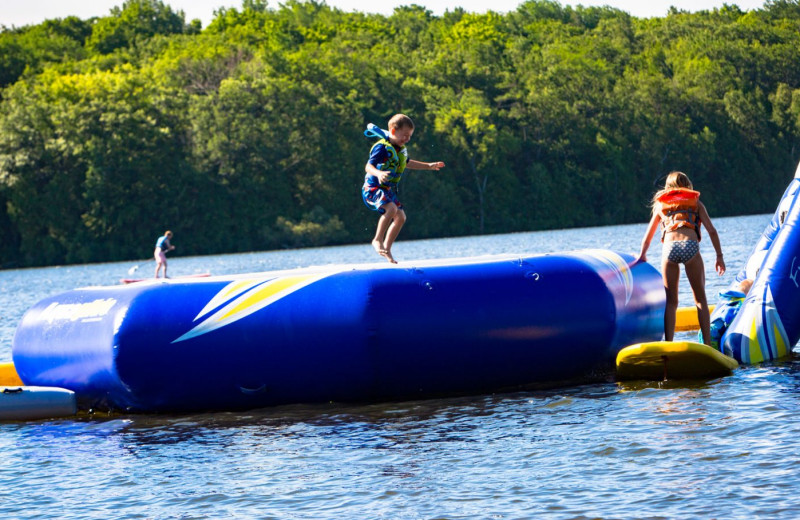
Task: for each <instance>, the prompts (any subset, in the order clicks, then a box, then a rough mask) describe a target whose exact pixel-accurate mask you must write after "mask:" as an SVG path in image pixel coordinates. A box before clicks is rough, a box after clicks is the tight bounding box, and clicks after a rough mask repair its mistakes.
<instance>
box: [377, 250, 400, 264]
mask: <svg viewBox="0 0 800 520" xmlns="http://www.w3.org/2000/svg"><path fill="white" fill-rule="evenodd" d="M379 254H380V255H381V256H382V257H384V258H386V259H387V260H388V261H389V262H391V263H393V264H396V263H397V260H395V259H394V257H393V256H392V252H391V251H387V250H386V249H381V252H380V253H379Z"/></svg>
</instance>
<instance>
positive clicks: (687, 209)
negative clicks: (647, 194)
mask: <svg viewBox="0 0 800 520" xmlns="http://www.w3.org/2000/svg"><path fill="white" fill-rule="evenodd" d="M699 199H700V192H699V191H694V190H690V189H688V188H674V189H671V190H669V191H666V192H664V193H662V194H661V195H660V196H659V197H658V198H657V199H656V200H657V201H658V202H660V203H661V212H662V214H663V215H664V217H665V219H662V220H661V225H662V227H663V232H662V233H661V241H662V242H663V241H664V236H665V235H666V234H667V232H668V231H675V230H676V229H678V228H682V227H688V228H689V229H694V231H695V233H697V240H700V213H699V211H698V209H697V203H698V201H699Z"/></svg>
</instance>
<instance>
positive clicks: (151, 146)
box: [0, 0, 800, 266]
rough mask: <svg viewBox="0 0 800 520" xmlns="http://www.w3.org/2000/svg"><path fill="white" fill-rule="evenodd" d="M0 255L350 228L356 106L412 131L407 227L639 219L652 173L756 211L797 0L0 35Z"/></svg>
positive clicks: (783, 138) (795, 54) (110, 253)
mask: <svg viewBox="0 0 800 520" xmlns="http://www.w3.org/2000/svg"><path fill="white" fill-rule="evenodd" d="M0 89H1V90H0V258H1V259H2V260H0V264H2V265H6V266H8V265H17V266H27V265H44V264H55V263H65V262H67V263H72V262H96V261H109V260H124V259H133V258H140V257H147V256H148V255H150V253H151V251H152V247H153V244H154V241H155V239H156V237H157V236H158V235H160V234H161V233H162V232H163V231H164V230H165V229H167V228H170V229H172V230H173V231H174V232H175V237H176V238H175V242H176V243H177V244H180V249H179V250H180V251H181V253H182V254H205V253H223V252H237V251H250V250H263V249H271V248H278V247H299V246H309V245H327V244H336V243H346V242H357V241H362V242H364V243H367V242H368V240H369V238H371V236H372V233H373V232H374V226H375V223H376V220H377V214H375V213H373V212H370V211H369V210H368V209H366V207H365V206H364V205H363V203H362V202H361V197H360V187H361V183H362V179H363V171H364V169H363V166H364V163H365V162H366V159H367V154H368V151H369V147H370V145H371V142H370V141H368V140H367V139H365V138H364V137H363V133H362V132H363V129H364V127H365V125H366V123H368V122H374V123H376V124H378V125H380V126H385V123H386V121H387V119H388V118H389V117H390V116H391V115H392V114H394V113H396V112H404V113H406V114H408V115H410V116H411V117H412V118H413V119H414V120H415V122H416V124H417V129H416V132H415V134H414V139H413V140H412V143H411V144H410V146H409V149H410V152H411V157H412V158H414V159H417V160H423V161H433V160H442V161H445V162H446V163H447V167H446V168H445V169H444V170H442V171H441V172H439V173H433V172H424V171H411V172H409V173H408V174H407V175H406V177H405V178H404V180H403V182H402V184H401V198H402V199H403V201H404V203H405V205H406V208H407V212H408V215H409V222H408V224H407V225H406V227H405V228H404V230H403V233H402V236H401V239H411V238H423V237H438V236H453V235H467V234H477V233H499V232H508V231H522V230H533V229H545V228H561V227H571V226H593V225H606V224H616V223H630V222H637V221H638V222H642V223H644V221H645V220H646V219H647V212H648V209H647V206H648V203H649V199H650V197H651V196H652V193H653V192H654V191H655V189H656V187H657V185H658V184H659V183H660V182H662V181H663V178H664V176H665V174H666V173H668V172H669V171H671V170H674V169H679V170H682V171H685V172H687V173H688V174H689V176H690V177H691V178H692V180H693V181H694V183H695V186H696V187H697V188H698V189H699V190H700V191H701V192H703V200H704V201H705V203H706V206H707V207H708V208H709V211H710V213H711V214H712V215H714V216H724V215H736V214H747V213H756V212H770V211H772V210H773V209H774V207H775V204H776V202H777V200H778V198H779V196H780V194H781V193H782V191H783V189H784V187H785V186H786V184H787V183H788V181H789V179H790V177H791V174H792V172H793V171H794V166H795V164H796V162H797V160H798V158H799V156H800V146H799V145H800V2H798V0H791V1H790V0H775V1H768V2H766V4H765V5H764V7H763V8H762V9H760V10H756V11H751V12H743V11H742V10H740V9H739V8H738V7H736V6H734V5H726V6H725V7H724V8H722V9H718V10H714V11H704V12H699V13H694V14H690V13H685V12H679V11H674V10H673V12H671V13H670V14H669V15H668V16H666V17H664V18H652V19H637V18H633V17H631V16H629V15H628V14H626V13H624V12H622V11H619V10H616V9H612V8H594V7H592V8H583V7H578V8H571V7H563V6H561V5H560V4H559V3H557V2H554V1H549V0H529V1H527V2H525V3H522V4H521V5H520V6H519V7H518V9H517V10H516V11H513V12H510V13H508V14H497V13H492V12H489V13H486V14H473V13H469V12H465V11H463V10H458V9H457V10H455V11H452V12H447V13H446V14H444V15H443V16H440V17H439V16H434V15H433V14H432V13H431V12H429V11H427V10H425V9H423V8H421V7H418V6H413V5H412V6H408V7H403V8H399V9H397V10H395V12H394V14H393V15H392V16H389V17H386V16H380V15H367V14H363V13H345V12H342V11H339V10H336V9H331V8H329V7H328V6H327V5H325V4H324V3H316V2H314V1H308V2H297V1H294V0H290V1H289V2H287V3H285V4H282V5H280V6H279V7H277V8H272V7H269V6H268V5H267V3H266V2H265V1H263V0H244V2H243V4H242V7H241V8H240V9H226V8H221V9H220V10H219V11H217V12H216V16H215V19H214V20H213V22H212V23H211V24H210V25H209V26H208V27H206V28H204V29H203V28H201V27H200V24H199V22H198V21H193V22H191V23H188V24H187V23H186V22H185V19H184V15H183V13H182V12H177V13H176V12H174V11H173V10H172V9H171V8H170V7H169V6H167V5H166V4H164V3H162V2H161V1H159V0H127V1H126V2H125V3H124V4H123V5H122V6H121V7H120V8H117V9H115V10H113V11H112V13H111V14H110V16H108V17H105V18H98V19H91V20H79V19H77V18H72V17H71V18H66V19H63V20H49V21H47V22H45V23H42V24H40V25H36V26H28V27H22V28H12V29H5V30H3V31H2V32H0Z"/></svg>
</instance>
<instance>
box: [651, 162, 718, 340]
mask: <svg viewBox="0 0 800 520" xmlns="http://www.w3.org/2000/svg"><path fill="white" fill-rule="evenodd" d="M659 224H661V227H662V232H661V241H662V242H663V243H664V246H663V249H662V251H661V276H662V277H663V279H664V289H665V290H666V292H667V307H666V309H665V311H664V339H665V340H666V341H672V338H673V336H674V335H675V315H676V312H677V310H678V280H679V278H680V274H681V271H680V264H683V266H684V270H685V271H686V277H687V278H688V279H689V285H691V287H692V294H693V295H694V303H695V306H696V307H697V320H698V322H699V324H700V330H701V331H702V333H703V338H704V339H705V341H706V344H709V341H710V337H711V335H710V323H709V322H710V320H709V312H708V302H707V301H706V271H705V265H704V264H703V257H702V256H700V226H701V225H704V226H705V227H706V231H707V232H708V236H709V238H710V239H711V244H713V246H714V250H715V251H716V252H717V259H716V262H715V268H716V271H717V274H719V275H722V274H723V273H725V261H724V260H723V259H722V246H720V243H719V235H718V234H717V230H716V228H714V225H713V224H712V223H711V218H710V217H709V216H708V211H706V207H705V206H704V205H703V203H702V202H700V192H698V191H694V190H693V189H692V181H690V180H689V177H688V176H687V175H686V174H685V173H683V172H671V173H670V174H669V175H668V176H667V181H666V182H665V183H664V189H663V190H660V191H658V192H656V194H655V195H654V196H653V216H652V218H651V219H650V224H649V225H648V226H647V231H646V232H645V234H644V238H643V239H642V249H641V251H640V252H639V260H638V261H640V262H644V261H646V260H647V250H648V249H649V248H650V241H651V240H652V239H653V235H654V234H655V232H656V228H658V225H659Z"/></svg>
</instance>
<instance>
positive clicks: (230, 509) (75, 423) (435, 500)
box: [0, 215, 800, 519]
mask: <svg viewBox="0 0 800 520" xmlns="http://www.w3.org/2000/svg"><path fill="white" fill-rule="evenodd" d="M770 218H771V215H756V216H746V217H736V218H723V219H716V220H715V224H716V226H717V228H718V230H719V232H720V235H721V238H722V242H723V248H724V251H725V257H726V261H727V264H728V273H726V274H725V275H724V276H723V277H718V276H717V275H716V274H714V273H713V265H711V264H710V263H709V262H708V260H709V259H713V258H714V254H713V248H712V247H711V244H710V242H709V241H708V240H704V241H703V242H702V244H701V251H702V252H703V255H704V257H705V258H706V260H707V263H706V269H707V272H708V274H707V277H708V295H709V301H710V302H711V303H715V302H716V294H717V292H718V291H719V290H720V289H723V288H725V287H727V286H728V285H729V284H730V282H731V281H732V280H733V277H734V276H735V274H736V273H737V272H738V271H739V269H741V268H742V265H743V263H744V261H745V259H746V256H747V254H749V252H750V250H751V248H752V247H753V245H754V244H755V242H756V240H757V239H758V237H759V236H760V234H761V232H762V230H763V229H764V226H765V225H766V224H767V222H768V221H769V219H770ZM644 227H645V226H644V224H640V225H633V226H613V227H600V228H586V229H574V230H563V231H548V232H537V233H520V234H509V235H496V236H484V237H466V238H456V239H442V240H426V241H403V240H402V236H401V240H400V242H398V243H397V244H396V246H395V250H394V253H395V256H396V258H398V259H399V260H400V261H402V260H404V259H409V260H410V259H422V258H440V257H463V256H474V255H482V254H487V253H510V252H519V253H539V252H541V253H544V252H553V251H564V250H573V249H582V248H597V247H600V248H607V249H613V250H615V251H619V252H631V253H633V252H636V251H638V247H639V243H640V240H641V235H642V233H643V232H644ZM175 244H176V245H177V246H178V248H179V249H178V250H177V251H176V252H180V251H181V249H188V244H181V243H180V236H179V235H176V237H175ZM373 255H374V253H373V252H372V249H371V247H370V246H369V245H366V244H365V245H358V246H346V247H334V248H321V249H305V250H293V251H276V252H262V253H250V254H239V255H221V256H206V257H190V258H182V257H180V256H176V257H174V258H172V259H171V260H170V262H169V269H170V274H171V275H172V276H179V275H186V274H192V273H198V272H206V271H210V272H211V273H212V274H227V273H242V272H254V271H266V270H271V269H284V268H291V267H299V266H309V265H320V264H327V263H347V262H370V261H373V260H374V259H375V258H377V257H374V256H373ZM648 260H649V261H650V262H651V263H653V265H658V264H659V261H660V247H659V246H658V245H657V244H655V245H654V246H653V247H652V248H651V251H650V254H649V258H648ZM136 265H138V266H139V268H138V270H136V271H135V275H145V276H147V275H152V270H153V267H154V266H153V263H152V262H148V261H143V262H121V263H112V264H93V265H79V266H65V267H50V268H43V269H21V270H9V271H0V309H2V316H1V317H0V361H9V360H10V359H11V342H12V338H13V335H14V329H15V327H16V325H17V323H18V322H19V320H20V319H21V317H22V315H23V313H24V312H25V310H27V309H28V308H29V307H30V306H31V305H33V304H34V303H35V302H37V301H38V300H40V299H42V298H44V297H46V296H49V295H52V294H54V293H57V292H61V291H67V290H70V289H73V288H75V287H79V286H86V285H108V284H114V283H117V281H118V279H119V278H123V277H129V276H130V275H129V274H128V272H129V271H130V270H131V269H132V268H133V267H134V266H136ZM680 297H681V305H683V306H685V305H690V304H691V293H690V291H689V288H688V283H687V281H686V279H685V278H682V280H681V292H680ZM678 337H689V335H688V334H684V335H681V334H678ZM612 379H613V378H609V381H608V382H603V383H595V384H587V385H582V386H577V387H569V388H557V389H552V390H546V391H535V392H520V393H512V394H496V395H481V396H471V397H462V398H453V399H435V400H433V399H432V400H424V401H413V402H399V403H398V402H395V403H380V404H372V405H359V406H355V405H341V404H328V405H313V406H310V405H296V406H285V407H278V408H269V409H262V410H255V411H250V412H245V413H242V412H238V413H214V414H192V415H116V416H107V415H102V414H100V415H93V416H88V415H81V416H78V417H76V418H70V419H65V420H50V421H36V422H28V423H12V424H9V423H6V424H0V479H1V480H0V484H2V485H0V518H2V519H33V518H36V519H44V518H53V519H65V518H80V519H108V518H113V519H145V518H147V519H178V518H180V519H201V518H213V519H227V518H242V519H272V518H275V519H300V518H303V519H327V518H337V519H340V518H341V519H344V518H346V519H355V518H359V519H361V518H364V519H476V518H486V519H524V518H543V517H545V518H576V519H577V518H606V519H610V518H725V519H730V518H753V517H756V518H795V517H797V516H798V514H800V472H798V470H797V468H798V463H799V462H800V460H799V459H800V457H799V456H798V453H797V452H798V449H797V444H798V439H800V421H798V420H797V419H796V418H797V417H798V416H800V365H798V363H797V362H795V361H794V360H789V361H783V362H780V363H773V364H765V365H759V366H748V367H742V368H740V369H738V370H737V371H736V372H735V373H734V374H733V375H732V376H730V377H726V378H722V379H715V380H710V381H706V382H694V383H676V382H668V383H616V382H614V381H613V380H612Z"/></svg>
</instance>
